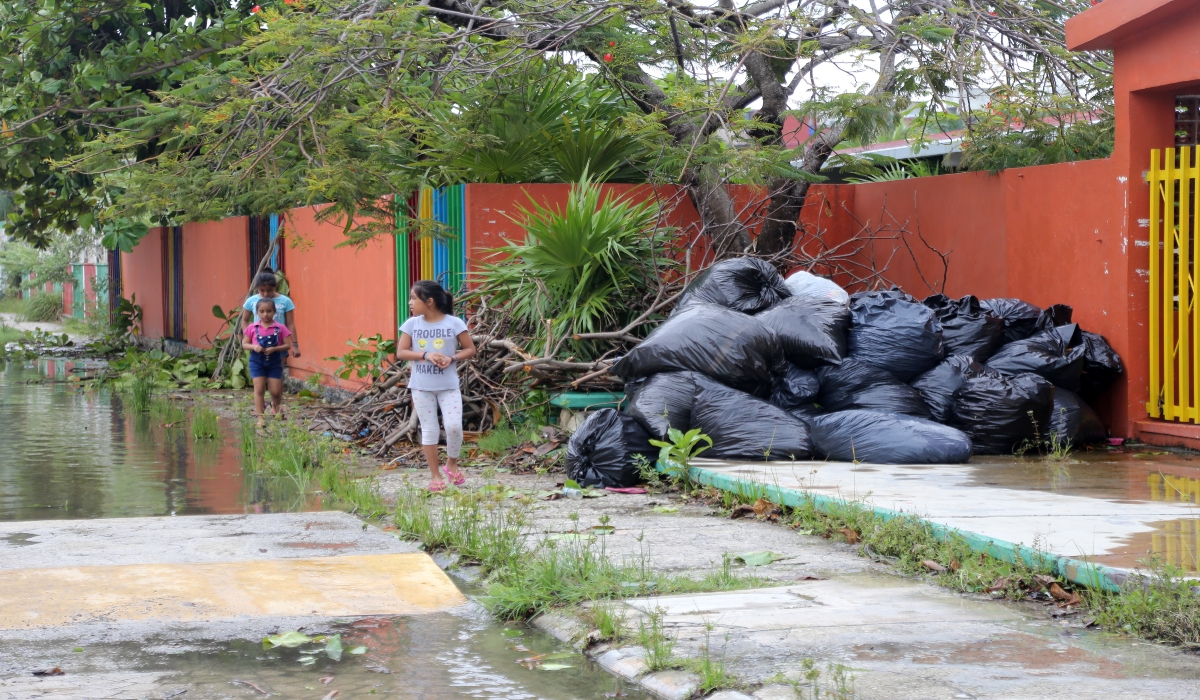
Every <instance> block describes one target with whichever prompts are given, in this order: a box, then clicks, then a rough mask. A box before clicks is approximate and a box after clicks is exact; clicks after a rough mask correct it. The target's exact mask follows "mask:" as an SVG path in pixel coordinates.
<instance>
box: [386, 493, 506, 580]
mask: <svg viewBox="0 0 1200 700" xmlns="http://www.w3.org/2000/svg"><path fill="white" fill-rule="evenodd" d="M528 514H529V507H528V505H525V504H523V503H515V502H505V501H504V500H502V499H496V498H491V497H490V494H487V493H485V492H482V491H462V490H459V489H452V490H450V491H446V492H443V493H439V494H433V493H430V492H428V491H425V490H422V489H416V488H404V489H401V490H400V491H399V492H398V493H397V498H396V511H395V516H394V522H395V524H396V529H397V530H399V532H400V534H401V536H403V537H407V538H408V539H414V540H420V541H421V542H422V543H423V544H424V545H425V548H426V549H429V550H435V549H450V550H454V551H455V552H457V553H458V554H459V556H461V557H462V558H463V559H465V560H467V561H469V562H473V563H477V564H479V565H480V567H481V568H482V569H483V573H484V574H485V575H491V574H492V573H493V572H495V571H498V570H503V569H509V568H513V567H518V566H520V562H521V561H522V559H523V557H524V556H525V554H524V549H525V539H526V537H527V534H528V533H527V531H526V530H527V525H528Z"/></svg>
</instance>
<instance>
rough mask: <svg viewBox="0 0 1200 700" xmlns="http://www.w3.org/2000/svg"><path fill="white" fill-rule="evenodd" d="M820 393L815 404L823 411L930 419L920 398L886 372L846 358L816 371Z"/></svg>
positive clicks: (852, 358)
mask: <svg viewBox="0 0 1200 700" xmlns="http://www.w3.org/2000/svg"><path fill="white" fill-rule="evenodd" d="M817 378H818V379H819V380H820V382H821V393H820V394H818V395H817V403H818V404H820V405H821V408H823V409H824V410H826V411H849V410H853V409H864V410H868V411H879V412H881V413H897V414H901V415H907V416H916V417H918V418H929V409H927V408H926V407H925V402H924V401H923V400H921V394H920V393H918V392H917V390H916V389H914V388H912V387H910V386H909V385H907V384H905V383H904V382H902V381H900V380H899V379H897V378H896V377H895V376H893V375H892V374H891V373H890V372H888V371H887V370H885V369H881V368H879V367H876V366H875V365H873V364H870V363H868V362H864V361H863V360H860V359H856V358H854V357H848V358H846V359H845V360H843V361H842V364H840V365H838V366H837V367H822V368H821V369H819V370H817Z"/></svg>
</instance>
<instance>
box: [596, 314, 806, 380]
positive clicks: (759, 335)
mask: <svg viewBox="0 0 1200 700" xmlns="http://www.w3.org/2000/svg"><path fill="white" fill-rule="evenodd" d="M782 362H783V352H782V351H781V350H780V348H779V340H778V339H777V338H776V337H775V332H774V331H772V330H771V329H770V328H767V327H766V326H764V325H763V324H761V323H759V322H758V319H756V318H755V317H753V316H748V315H746V314H743V313H740V312H738V311H733V310H731V309H727V308H725V307H723V306H717V305H715V304H693V305H692V306H689V307H688V308H686V309H684V310H683V311H680V312H679V313H677V314H675V315H673V316H671V318H669V319H667V320H666V321H665V322H664V323H663V324H662V325H661V326H659V327H658V328H656V329H654V332H653V333H651V334H650V335H649V336H648V337H647V338H646V339H645V340H643V341H642V342H641V343H639V344H638V345H637V347H635V348H634V349H633V350H630V351H629V354H627V355H625V357H623V358H621V359H620V360H619V361H618V362H617V363H616V364H615V365H613V369H612V371H613V373H614V374H616V375H617V376H619V377H622V378H623V379H625V380H626V381H628V380H631V379H637V378H638V377H649V376H651V375H654V374H660V373H663V372H699V373H701V374H704V375H707V376H709V377H712V378H713V379H716V380H717V381H719V382H721V383H723V384H727V385H729V386H732V387H735V388H738V389H741V390H743V391H747V392H749V393H757V394H760V395H762V396H764V397H765V396H769V395H770V391H771V383H772V379H773V372H774V371H777V370H778V368H779V367H780V365H781V364H782Z"/></svg>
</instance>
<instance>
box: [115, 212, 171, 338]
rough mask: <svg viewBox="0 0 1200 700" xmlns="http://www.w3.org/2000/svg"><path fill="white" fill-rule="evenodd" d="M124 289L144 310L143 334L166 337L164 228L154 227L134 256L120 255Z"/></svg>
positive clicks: (128, 297) (133, 253) (151, 336)
mask: <svg viewBox="0 0 1200 700" xmlns="http://www.w3.org/2000/svg"><path fill="white" fill-rule="evenodd" d="M121 289H122V292H123V293H124V295H125V298H126V299H134V298H135V297H136V301H135V303H136V304H137V305H138V306H140V307H142V335H145V336H146V337H149V338H161V337H162V336H163V277H162V229H161V228H152V229H150V232H149V233H147V234H146V236H145V237H144V238H142V240H141V241H138V244H137V247H135V248H134V249H133V252H132V253H121Z"/></svg>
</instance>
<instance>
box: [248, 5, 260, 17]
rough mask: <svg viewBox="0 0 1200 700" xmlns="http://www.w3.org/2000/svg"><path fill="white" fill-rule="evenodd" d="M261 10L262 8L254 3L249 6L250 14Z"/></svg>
mask: <svg viewBox="0 0 1200 700" xmlns="http://www.w3.org/2000/svg"><path fill="white" fill-rule="evenodd" d="M261 10H262V8H261V7H259V6H258V5H255V6H254V7H251V8H250V14H252V15H257V14H258V13H259V12H260V11H261Z"/></svg>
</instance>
